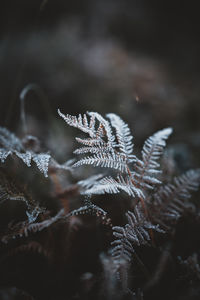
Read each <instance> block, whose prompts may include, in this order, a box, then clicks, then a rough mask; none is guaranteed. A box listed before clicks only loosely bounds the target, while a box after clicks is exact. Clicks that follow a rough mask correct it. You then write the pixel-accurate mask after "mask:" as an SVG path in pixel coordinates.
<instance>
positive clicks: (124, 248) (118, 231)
mask: <svg viewBox="0 0 200 300" xmlns="http://www.w3.org/2000/svg"><path fill="white" fill-rule="evenodd" d="M126 216H127V218H128V224H126V225H125V226H124V227H121V226H114V227H113V235H114V236H115V238H116V239H115V240H114V241H113V242H112V243H111V245H112V246H113V247H112V249H111V255H112V257H113V259H114V262H115V264H116V272H119V269H120V265H121V262H122V261H124V260H125V261H127V263H128V262H130V261H131V259H132V256H133V253H135V249H134V246H141V245H145V244H147V243H148V242H149V241H150V234H149V230H155V231H158V232H163V231H162V230H161V229H160V228H159V226H158V225H156V226H155V225H153V224H151V223H150V222H149V221H147V219H146V217H145V216H144V214H143V212H142V211H141V209H140V207H139V206H137V205H136V207H135V209H134V212H131V211H128V212H127V214H126Z"/></svg>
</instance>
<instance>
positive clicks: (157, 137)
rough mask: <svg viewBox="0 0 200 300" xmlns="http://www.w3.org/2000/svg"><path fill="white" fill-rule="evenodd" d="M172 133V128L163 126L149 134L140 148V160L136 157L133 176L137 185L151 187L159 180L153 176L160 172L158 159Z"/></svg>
mask: <svg viewBox="0 0 200 300" xmlns="http://www.w3.org/2000/svg"><path fill="white" fill-rule="evenodd" d="M171 133H172V128H165V129H163V130H160V131H158V132H156V133H155V134H154V135H152V136H150V137H149V138H148V139H147V140H146V141H145V143H144V146H143V149H142V160H139V159H137V161H136V164H135V169H136V172H134V178H135V180H136V182H137V184H138V185H139V186H142V187H143V188H147V189H151V188H153V187H154V185H155V184H159V183H160V181H159V180H158V179H157V178H155V177H154V176H155V175H156V174H158V173H160V171H159V170H157V169H158V167H159V166H160V165H159V163H158V160H159V158H160V156H161V155H162V154H163V150H164V147H165V146H166V140H167V139H168V137H169V135H170V134H171Z"/></svg>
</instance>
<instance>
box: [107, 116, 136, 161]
mask: <svg viewBox="0 0 200 300" xmlns="http://www.w3.org/2000/svg"><path fill="white" fill-rule="evenodd" d="M107 117H108V118H109V119H110V122H111V124H112V126H113V127H114V128H115V130H116V139H117V146H118V147H119V149H120V151H121V152H122V153H124V155H125V156H126V158H127V159H130V160H133V161H134V159H135V156H134V155H133V154H132V153H133V143H132V139H133V136H132V135H131V131H130V129H129V127H128V125H127V124H126V123H125V122H124V121H123V120H122V119H121V118H120V117H119V116H117V115H116V114H107Z"/></svg>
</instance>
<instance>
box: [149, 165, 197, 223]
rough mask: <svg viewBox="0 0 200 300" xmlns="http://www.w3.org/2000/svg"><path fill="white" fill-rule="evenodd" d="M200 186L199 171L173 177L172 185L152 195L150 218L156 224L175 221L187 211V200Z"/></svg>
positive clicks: (161, 188) (163, 187) (167, 185)
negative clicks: (155, 221) (154, 220)
mask: <svg viewBox="0 0 200 300" xmlns="http://www.w3.org/2000/svg"><path fill="white" fill-rule="evenodd" d="M199 185H200V169H197V170H189V171H187V172H186V173H185V174H183V175H181V176H178V177H175V178H174V180H173V182H172V183H168V184H166V185H164V186H161V187H160V188H159V189H158V191H157V192H156V193H155V194H154V195H153V201H152V203H151V204H150V207H152V209H153V213H152V217H153V218H154V219H156V220H157V222H162V223H168V222H169V221H174V222H175V221H176V220H177V219H179V218H180V216H181V215H182V214H183V213H184V211H185V210H187V209H188V206H189V203H188V199H189V198H190V197H191V192H192V191H197V190H198V188H199Z"/></svg>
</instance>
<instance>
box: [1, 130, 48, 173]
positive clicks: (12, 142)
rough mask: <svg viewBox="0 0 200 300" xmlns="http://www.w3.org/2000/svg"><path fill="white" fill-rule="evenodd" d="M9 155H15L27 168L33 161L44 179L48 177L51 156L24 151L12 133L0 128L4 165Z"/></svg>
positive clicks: (21, 144)
mask: <svg viewBox="0 0 200 300" xmlns="http://www.w3.org/2000/svg"><path fill="white" fill-rule="evenodd" d="M32 138H33V137H32ZM9 155H16V156H17V157H19V158H20V159H21V160H22V161H23V162H24V163H25V164H26V165H27V166H28V167H30V166H31V161H32V160H33V161H34V162H35V163H36V165H37V167H38V169H39V170H40V172H42V173H43V174H44V176H45V177H48V174H47V172H48V166H49V161H50V158H51V156H50V155H49V154H47V153H36V152H34V151H32V150H26V148H25V147H24V146H23V143H22V142H21V141H20V139H18V138H17V137H16V136H15V135H14V133H11V132H10V131H9V130H8V129H6V128H3V127H0V160H1V162H2V163H4V162H5V160H6V159H7V157H8V156H9Z"/></svg>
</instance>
